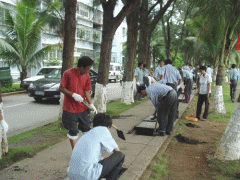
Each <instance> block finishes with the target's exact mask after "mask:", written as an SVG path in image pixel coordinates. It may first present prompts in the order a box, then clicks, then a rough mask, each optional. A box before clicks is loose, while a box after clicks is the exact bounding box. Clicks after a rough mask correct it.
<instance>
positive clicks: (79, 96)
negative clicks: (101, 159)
mask: <svg viewBox="0 0 240 180" xmlns="http://www.w3.org/2000/svg"><path fill="white" fill-rule="evenodd" d="M92 65H93V60H92V59H91V58H89V57H87V56H83V57H81V58H80V59H79V60H78V64H77V67H73V68H70V69H68V70H66V71H65V72H64V73H63V76H62V79H61V82H60V87H59V90H60V92H62V93H64V94H65V96H64V101H63V115H62V123H63V126H64V127H65V128H66V129H67V130H68V135H67V136H68V138H69V140H70V143H71V146H72V149H73V148H74V146H75V144H76V140H77V138H78V132H79V130H81V131H82V132H83V133H84V132H87V131H89V130H90V125H91V121H90V111H89V109H88V108H87V107H86V106H85V105H84V104H83V103H82V102H83V101H84V102H86V100H87V101H88V103H89V105H90V107H91V108H92V109H93V110H94V111H93V113H94V114H97V109H96V108H95V106H94V105H93V103H92V99H91V95H90V90H91V89H92V88H91V81H90V75H89V74H88V72H89V71H90V68H91V67H92ZM77 123H78V127H77Z"/></svg>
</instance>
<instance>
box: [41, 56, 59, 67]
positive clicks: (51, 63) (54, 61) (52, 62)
mask: <svg viewBox="0 0 240 180" xmlns="http://www.w3.org/2000/svg"><path fill="white" fill-rule="evenodd" d="M44 65H45V66H59V65H60V61H59V60H58V59H57V58H54V57H50V59H49V60H48V61H46V62H45V63H44Z"/></svg>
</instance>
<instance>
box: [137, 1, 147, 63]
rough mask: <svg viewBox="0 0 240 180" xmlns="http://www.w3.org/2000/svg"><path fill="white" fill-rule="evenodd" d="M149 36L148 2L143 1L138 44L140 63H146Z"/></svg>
mask: <svg viewBox="0 0 240 180" xmlns="http://www.w3.org/2000/svg"><path fill="white" fill-rule="evenodd" d="M147 35H148V0H142V4H141V9H140V36H139V44H138V62H142V63H146V59H147V58H148V56H147V53H146V52H147V47H146V44H147V38H146V37H147Z"/></svg>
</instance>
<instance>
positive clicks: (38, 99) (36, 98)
mask: <svg viewBox="0 0 240 180" xmlns="http://www.w3.org/2000/svg"><path fill="white" fill-rule="evenodd" d="M34 99H35V101H37V102H40V101H42V98H39V97H34Z"/></svg>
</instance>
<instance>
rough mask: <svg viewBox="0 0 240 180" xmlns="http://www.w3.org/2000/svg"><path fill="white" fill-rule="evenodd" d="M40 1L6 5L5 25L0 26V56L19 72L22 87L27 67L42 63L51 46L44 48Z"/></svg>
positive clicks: (42, 17)
mask: <svg viewBox="0 0 240 180" xmlns="http://www.w3.org/2000/svg"><path fill="white" fill-rule="evenodd" d="M36 5H37V2H36V1H29V0H21V1H17V2H16V6H14V7H8V8H6V7H5V8H6V12H5V24H6V26H2V28H1V29H0V31H1V34H2V35H3V37H4V38H3V39H0V57H1V58H2V59H5V60H8V62H9V63H10V64H11V65H12V66H16V67H17V68H18V70H19V71H20V80H21V87H22V86H23V79H25V78H26V77H27V69H30V68H32V67H37V66H40V65H41V62H42V59H43V57H44V54H45V53H47V52H48V51H50V50H51V49H52V47H53V46H52V45H49V46H46V47H43V48H41V32H42V30H43V28H44V26H45V20H46V19H45V18H46V16H39V13H38V11H37V9H36Z"/></svg>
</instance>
